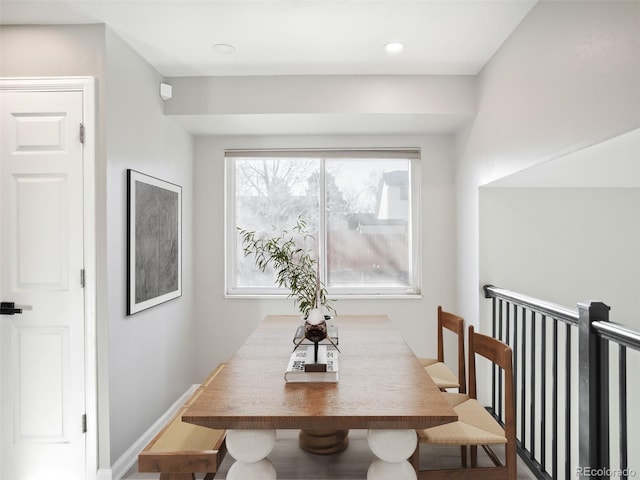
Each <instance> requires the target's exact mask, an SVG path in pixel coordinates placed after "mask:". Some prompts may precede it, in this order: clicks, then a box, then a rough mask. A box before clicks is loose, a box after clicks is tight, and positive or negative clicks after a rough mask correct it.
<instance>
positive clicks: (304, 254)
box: [237, 218, 335, 317]
mask: <svg viewBox="0 0 640 480" xmlns="http://www.w3.org/2000/svg"><path fill="white" fill-rule="evenodd" d="M237 228H238V233H239V235H240V237H241V239H242V246H243V253H244V256H245V257H248V256H250V255H253V257H254V259H255V263H256V266H257V267H258V269H259V270H260V271H262V272H264V271H265V270H266V268H267V267H268V266H269V265H271V266H272V267H273V270H274V271H275V272H276V284H277V285H278V286H279V287H284V288H286V289H288V290H289V291H290V293H289V297H295V300H294V303H295V305H296V307H297V308H298V309H299V310H300V311H301V312H302V314H303V315H304V316H305V317H306V316H307V315H308V314H309V311H310V310H311V309H313V308H317V307H319V306H320V305H322V306H324V307H325V308H326V309H327V310H328V311H329V312H331V313H334V314H335V309H334V308H333V305H332V301H331V300H330V299H329V298H328V296H327V290H326V288H325V286H324V284H323V283H322V282H320V278H319V273H318V261H317V260H316V259H315V258H314V257H313V255H312V250H310V249H306V248H303V247H301V246H300V245H299V243H300V242H301V243H302V244H303V245H305V247H306V244H307V243H308V242H309V241H313V242H315V238H314V237H313V235H311V234H309V233H308V231H307V224H306V222H305V221H304V220H302V219H301V218H298V221H297V223H296V225H295V226H294V227H293V228H291V229H290V230H282V231H280V233H279V234H278V235H276V236H274V237H271V238H261V237H259V236H258V235H257V233H256V232H255V231H250V230H246V229H243V228H240V227H237ZM296 239H297V240H298V241H296Z"/></svg>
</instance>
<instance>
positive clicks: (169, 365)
mask: <svg viewBox="0 0 640 480" xmlns="http://www.w3.org/2000/svg"><path fill="white" fill-rule="evenodd" d="M0 56H1V57H2V62H0V75H1V76H6V77H27V76H74V75H90V76H94V77H96V79H97V81H96V85H97V96H98V99H97V128H98V132H97V155H96V186H95V191H96V230H97V231H96V238H97V274H98V278H97V322H98V325H97V337H98V339H97V341H98V357H99V358H98V403H99V405H98V409H99V416H100V419H99V446H98V448H99V468H101V469H103V470H109V469H110V467H111V463H112V461H115V460H116V459H118V458H119V457H120V455H122V453H123V452H124V451H125V450H126V449H127V448H128V447H130V446H131V444H132V443H133V441H134V440H136V439H137V438H138V437H139V436H140V435H141V434H142V433H143V432H144V431H145V430H146V429H147V428H149V426H150V425H151V424H152V423H153V422H154V421H155V420H156V419H157V418H158V417H159V416H160V415H161V414H162V413H164V412H165V411H166V409H167V408H168V407H169V406H170V405H171V404H172V403H173V402H174V401H175V400H176V399H177V398H178V397H180V395H181V394H182V393H184V392H185V391H186V389H187V388H188V386H190V385H191V384H193V383H194V382H195V376H194V365H193V362H194V360H195V356H194V353H193V344H194V341H195V340H194V339H195V331H194V328H195V327H194V325H195V322H194V318H193V315H192V303H193V298H192V290H193V288H192V282H191V278H192V272H191V264H192V235H191V230H192V225H193V221H192V219H193V215H192V210H193V207H192V194H193V188H192V187H193V186H192V177H193V172H192V159H193V145H192V138H191V136H190V135H188V134H186V133H185V132H184V131H183V130H182V129H180V128H179V127H177V126H176V125H175V124H174V123H173V122H172V121H171V120H169V119H167V118H166V117H164V115H163V104H162V101H161V100H160V97H159V95H158V88H159V82H160V81H161V80H162V77H161V76H160V75H159V74H158V73H157V72H156V71H155V70H154V69H153V68H151V67H150V66H149V65H148V64H147V63H146V62H145V61H144V60H142V59H141V58H140V57H139V56H138V55H137V54H136V53H135V52H134V51H133V50H132V49H131V48H129V47H128V46H127V45H126V44H125V43H124V42H123V41H122V40H120V39H119V38H118V37H117V35H115V34H114V33H113V32H111V31H110V30H109V29H106V28H105V26H104V25H82V26H3V27H1V28H0ZM127 168H134V169H137V170H139V171H142V172H143V173H147V174H150V175H154V176H157V177H159V178H162V179H164V180H168V181H171V182H173V183H176V184H179V185H181V186H182V187H183V211H182V214H183V231H182V234H183V239H182V241H183V271H182V275H183V291H184V294H183V296H182V297H181V298H179V299H176V300H172V301H170V302H168V303H166V304H163V305H160V306H157V307H154V308H152V309H149V310H147V311H145V312H141V313H138V314H136V315H134V316H130V317H127V316H126V305H125V302H126V169H127ZM107 199H108V201H107Z"/></svg>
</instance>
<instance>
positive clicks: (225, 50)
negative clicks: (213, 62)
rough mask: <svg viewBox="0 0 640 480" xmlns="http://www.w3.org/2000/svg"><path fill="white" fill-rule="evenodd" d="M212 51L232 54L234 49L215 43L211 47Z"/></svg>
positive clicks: (224, 44) (226, 44)
mask: <svg viewBox="0 0 640 480" xmlns="http://www.w3.org/2000/svg"><path fill="white" fill-rule="evenodd" d="M213 50H214V51H215V52H217V53H233V52H235V51H236V47H234V46H233V45H229V44H228V43H216V44H215V45H214V46H213Z"/></svg>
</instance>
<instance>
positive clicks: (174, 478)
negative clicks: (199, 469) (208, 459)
mask: <svg viewBox="0 0 640 480" xmlns="http://www.w3.org/2000/svg"><path fill="white" fill-rule="evenodd" d="M160 480H196V475H195V474H194V473H175V472H170V473H161V474H160Z"/></svg>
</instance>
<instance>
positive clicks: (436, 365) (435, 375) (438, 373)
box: [419, 306, 466, 393]
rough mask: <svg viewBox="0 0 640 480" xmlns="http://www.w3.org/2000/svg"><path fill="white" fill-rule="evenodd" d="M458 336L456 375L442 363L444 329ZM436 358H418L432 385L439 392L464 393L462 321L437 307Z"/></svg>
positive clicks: (460, 318)
mask: <svg viewBox="0 0 640 480" xmlns="http://www.w3.org/2000/svg"><path fill="white" fill-rule="evenodd" d="M445 328H446V329H447V330H450V331H451V332H453V333H455V334H456V335H457V336H458V374H457V375H456V374H455V373H453V371H452V370H451V369H450V368H449V367H448V366H447V365H446V364H445V363H444V329H445ZM437 333H438V357H437V358H419V360H420V363H422V365H423V366H424V367H425V370H426V371H427V373H428V374H429V375H430V376H431V378H432V379H433V381H434V383H435V384H436V386H437V387H438V388H439V389H440V390H445V389H447V388H457V389H458V392H459V393H465V392H466V375H465V355H464V319H463V318H462V317H459V316H457V315H454V314H453V313H449V312H445V311H444V310H442V307H441V306H438V330H437Z"/></svg>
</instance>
